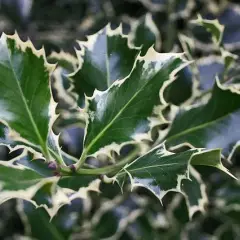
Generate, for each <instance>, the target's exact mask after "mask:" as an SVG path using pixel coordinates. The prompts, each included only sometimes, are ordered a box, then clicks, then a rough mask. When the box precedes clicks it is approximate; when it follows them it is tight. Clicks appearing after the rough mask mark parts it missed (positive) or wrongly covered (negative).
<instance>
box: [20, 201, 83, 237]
mask: <svg viewBox="0 0 240 240" xmlns="http://www.w3.org/2000/svg"><path fill="white" fill-rule="evenodd" d="M17 209H18V212H19V215H20V216H21V218H22V221H23V223H24V225H25V234H27V235H30V236H32V237H35V238H37V239H62V240H63V239H68V238H69V235H70V234H72V233H73V231H74V228H75V227H77V226H78V225H79V222H78V221H79V220H81V216H82V215H83V203H82V200H80V199H77V200H75V201H73V202H71V204H69V205H65V206H63V207H61V208H60V209H59V211H58V213H57V215H55V216H54V217H53V218H52V219H51V218H50V216H49V214H48V213H47V212H46V210H45V209H44V208H42V207H40V208H37V209H36V207H35V206H34V205H32V204H31V203H29V202H26V201H21V200H19V201H18V208H17ZM39 220H41V222H42V223H43V224H42V225H41V228H39Z"/></svg>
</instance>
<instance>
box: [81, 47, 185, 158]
mask: <svg viewBox="0 0 240 240" xmlns="http://www.w3.org/2000/svg"><path fill="white" fill-rule="evenodd" d="M181 57H182V55H181V54H160V53H157V52H155V51H154V49H153V48H150V49H149V51H148V52H147V54H146V55H145V56H144V57H140V56H139V57H138V59H137V61H136V63H135V67H134V69H133V70H132V72H131V74H130V76H129V77H127V78H126V79H125V80H121V81H118V82H116V83H115V84H114V85H113V86H112V87H111V88H109V89H108V90H107V91H105V92H99V93H96V94H95V95H94V97H93V98H91V99H89V103H88V110H87V113H88V125H87V132H86V135H85V141H84V154H93V153H95V152H97V151H98V150H100V149H101V148H104V147H108V146H109V145H111V144H112V146H113V145H114V146H115V147H116V146H117V145H119V144H122V143H126V142H130V141H134V140H136V139H137V137H138V134H139V133H144V132H145V133H146V132H147V131H149V128H150V127H149V121H148V117H150V116H151V114H152V112H153V108H154V106H155V105H158V104H159V91H161V90H160V89H161V88H163V85H164V84H166V82H167V81H168V80H169V79H170V80H171V79H172V78H173V75H174V73H176V72H177V70H179V69H180V68H182V67H183V66H184V63H185V64H186V62H184V60H183V59H182V58H181ZM162 90H163V89H162ZM110 147H111V146H110ZM115 149H117V148H115Z"/></svg>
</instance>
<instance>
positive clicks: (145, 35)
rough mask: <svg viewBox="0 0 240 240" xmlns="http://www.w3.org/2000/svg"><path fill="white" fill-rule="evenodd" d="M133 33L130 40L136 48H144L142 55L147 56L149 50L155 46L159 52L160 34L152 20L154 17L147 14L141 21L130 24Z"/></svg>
mask: <svg viewBox="0 0 240 240" xmlns="http://www.w3.org/2000/svg"><path fill="white" fill-rule="evenodd" d="M130 25H131V32H130V34H129V38H130V40H131V42H132V44H133V45H134V46H137V47H142V49H141V55H145V54H146V52H147V50H148V49H149V48H150V47H152V46H153V45H154V48H155V49H156V50H157V51H158V50H160V47H161V36H160V32H159V30H158V28H157V26H156V24H155V23H154V21H153V19H152V15H150V14H147V15H146V16H144V18H142V19H140V20H135V21H134V20H132V22H130Z"/></svg>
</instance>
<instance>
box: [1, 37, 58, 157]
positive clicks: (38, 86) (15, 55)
mask: <svg viewBox="0 0 240 240" xmlns="http://www.w3.org/2000/svg"><path fill="white" fill-rule="evenodd" d="M0 51H1V56H0V86H1V87H0V106H1V112H0V121H1V122H3V123H4V124H6V125H7V126H8V127H9V129H10V135H11V138H12V139H13V140H15V141H20V142H22V143H24V144H25V145H28V146H34V147H37V148H41V149H42V152H43V153H44V154H45V155H46V156H48V155H49V154H48V148H47V139H48V135H49V130H50V125H51V124H50V121H51V117H52V116H54V111H53V109H54V106H55V105H54V104H53V103H52V104H51V103H50V102H51V100H52V97H51V91H50V86H49V77H50V73H51V71H52V70H53V66H52V65H50V64H48V63H47V61H46V59H45V53H44V50H43V49H41V50H36V49H35V48H34V47H33V45H32V43H31V42H30V41H27V42H22V41H21V40H20V39H19V37H18V35H17V34H15V35H13V36H7V35H5V34H3V35H2V37H1V39H0Z"/></svg>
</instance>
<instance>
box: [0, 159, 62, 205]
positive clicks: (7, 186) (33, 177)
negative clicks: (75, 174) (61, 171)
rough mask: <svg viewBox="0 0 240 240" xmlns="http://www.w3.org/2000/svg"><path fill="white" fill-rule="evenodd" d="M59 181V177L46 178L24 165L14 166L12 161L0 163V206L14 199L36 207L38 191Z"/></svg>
mask: <svg viewBox="0 0 240 240" xmlns="http://www.w3.org/2000/svg"><path fill="white" fill-rule="evenodd" d="M57 180H58V178H57V177H49V178H45V177H44V176H42V175H41V174H39V173H37V172H35V171H33V170H32V169H30V168H27V167H24V166H23V165H13V162H12V161H10V162H7V161H0V189H1V192H0V204H1V203H3V202H5V201H7V200H9V199H12V198H20V199H24V200H27V201H29V202H32V203H33V204H35V206H36V203H35V202H34V201H33V200H32V198H33V197H34V195H35V194H36V193H37V191H38V190H39V189H41V188H42V187H43V186H45V185H46V184H55V183H56V182H57Z"/></svg>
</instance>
